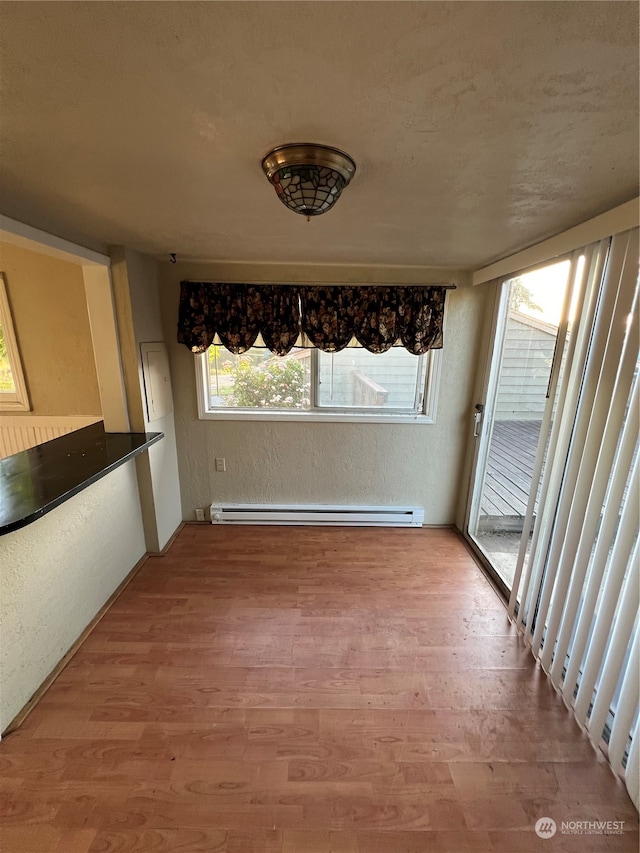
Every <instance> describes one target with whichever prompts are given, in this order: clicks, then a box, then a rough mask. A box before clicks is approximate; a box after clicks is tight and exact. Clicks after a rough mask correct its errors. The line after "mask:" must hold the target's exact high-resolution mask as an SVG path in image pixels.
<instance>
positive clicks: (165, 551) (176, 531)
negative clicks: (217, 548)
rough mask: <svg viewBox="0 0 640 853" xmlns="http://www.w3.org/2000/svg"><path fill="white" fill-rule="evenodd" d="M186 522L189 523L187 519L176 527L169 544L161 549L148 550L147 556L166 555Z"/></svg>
mask: <svg viewBox="0 0 640 853" xmlns="http://www.w3.org/2000/svg"><path fill="white" fill-rule="evenodd" d="M186 523H187V522H186V521H181V522H180V524H179V525H178V526H177V527H176V529H175V531H174V532H173V534H172V536H170V537H169V540H168V542H167V544H166V545H165V546H164V548H163V549H162V550H161V551H148V552H147V556H148V557H166V555H167V551H168V550H169V548H171V546H172V545H173V543H174V542H175V541H176V537H177V535H178V533H180V531H181V530H182V528H183V527H184V526H185V524H186ZM198 524H201V522H198Z"/></svg>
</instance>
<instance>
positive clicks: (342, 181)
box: [262, 143, 356, 217]
mask: <svg viewBox="0 0 640 853" xmlns="http://www.w3.org/2000/svg"><path fill="white" fill-rule="evenodd" d="M262 168H263V169H264V172H265V174H266V176H267V178H268V179H269V180H270V181H271V183H272V184H273V186H274V187H275V190H276V193H277V195H278V198H279V199H280V201H281V202H282V203H283V204H285V205H286V206H287V207H288V208H289V209H290V210H293V211H294V212H295V213H300V214H302V215H303V216H307V217H309V216H319V215H320V214H321V213H326V212H327V210H330V209H331V208H332V207H333V205H334V204H335V203H336V201H337V200H338V199H339V198H340V194H341V192H342V190H343V189H344V188H345V187H346V185H347V184H348V183H349V181H350V180H351V178H352V177H353V175H354V174H355V170H356V165H355V163H354V162H353V160H352V159H351V157H349V156H348V155H347V154H345V153H344V152H343V151H339V150H338V149H337V148H329V147H327V146H324V145H311V144H303V143H300V144H294V145H282V146H280V148H275V149H274V150H273V151H271V152H270V153H269V154H267V156H266V157H265V158H264V160H263V161H262Z"/></svg>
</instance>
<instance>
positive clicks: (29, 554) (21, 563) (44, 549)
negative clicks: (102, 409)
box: [0, 461, 145, 731]
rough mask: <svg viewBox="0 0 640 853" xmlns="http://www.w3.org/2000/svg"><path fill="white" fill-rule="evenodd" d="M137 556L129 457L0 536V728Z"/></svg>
mask: <svg viewBox="0 0 640 853" xmlns="http://www.w3.org/2000/svg"><path fill="white" fill-rule="evenodd" d="M144 553H145V545H144V536H143V532H142V519H141V516H140V505H139V499H138V487H137V483H136V475H135V465H134V462H133V461H131V462H128V463H126V464H125V465H122V466H121V467H120V468H117V469H116V470H115V471H113V472H111V473H110V474H108V475H107V476H106V477H103V478H102V479H101V480H99V481H98V482H97V483H94V484H93V485H92V486H89V488H87V489H85V490H84V491H82V492H80V494H78V495H76V496H75V497H73V498H71V499H70V500H68V501H67V502H66V503H64V504H62V505H61V506H59V507H57V508H56V509H54V510H53V511H52V512H50V513H49V514H48V515H45V516H43V517H42V518H41V519H39V520H38V521H35V522H34V523H33V524H30V525H28V526H27V527H24V528H23V529H22V530H17V531H16V532H15V533H9V534H7V535H6V536H3V537H0V634H1V636H2V646H1V649H0V731H1V730H4V729H5V728H6V727H7V725H8V724H9V723H10V722H11V720H12V719H13V717H14V716H15V715H16V714H17V713H18V711H19V710H20V709H21V708H22V707H23V706H24V705H25V704H26V702H27V701H28V700H29V699H30V697H31V696H32V695H33V693H34V692H35V691H36V690H37V689H38V687H39V686H40V685H41V684H42V682H43V681H44V679H45V678H46V677H47V676H48V675H49V673H50V672H51V670H52V669H53V668H54V666H55V665H56V664H57V663H58V661H59V660H60V659H61V658H62V657H63V655H64V654H65V653H66V652H67V650H68V649H69V647H70V646H71V645H72V644H73V642H74V641H75V640H76V638H77V637H78V636H79V635H80V634H81V633H82V631H83V630H84V629H85V627H86V626H87V625H88V623H89V622H90V621H91V619H92V618H93V617H94V616H95V614H96V613H97V612H98V610H99V609H100V608H101V607H102V605H103V604H104V603H105V601H106V600H107V599H108V598H109V596H110V595H111V593H112V592H113V591H114V590H115V589H116V587H117V586H118V584H120V582H121V581H122V580H123V579H124V578H125V577H126V575H127V574H128V573H129V572H130V571H131V569H132V568H133V567H134V566H135V564H136V563H137V562H138V560H139V559H140V558H141V557H142V556H143V554H144Z"/></svg>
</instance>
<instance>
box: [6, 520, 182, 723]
mask: <svg viewBox="0 0 640 853" xmlns="http://www.w3.org/2000/svg"><path fill="white" fill-rule="evenodd" d="M178 533H179V529H178V530H177V531H176V533H175V534H174V536H173V537H172V539H171V541H172V542H173V539H174V538H175V536H176V535H177V534H178ZM149 556H151V555H149V554H145V555H144V556H143V557H141V558H140V559H139V560H138V562H137V563H136V564H135V566H134V567H133V568H132V569H131V571H130V572H129V574H128V575H127V576H126V578H125V579H124V580H123V581H122V582H121V583H120V585H119V586H118V587H117V589H116V590H115V591H114V592H113V593H112V594H111V595H110V596H109V598H108V599H107V600H106V602H105V603H104V604H103V605H102V607H101V608H100V610H98V612H97V613H96V615H95V616H94V617H93V619H92V620H91V621H90V622H89V624H88V625H87V627H86V628H85V629H84V631H83V632H82V633H81V634H80V635H79V636H78V638H77V639H76V640H75V641H74V642H73V644H72V645H71V647H70V648H69V649H68V651H67V652H66V653H65V654H64V655H63V656H62V658H60V660H59V661H58V663H57V664H56V665H55V666H54V668H53V669H52V670H51V672H50V673H49V675H48V676H47V677H46V678H45V680H44V681H43V682H42V684H41V685H40V687H38V689H37V690H36V692H35V693H34V694H33V696H32V697H31V698H30V699H29V701H28V702H27V703H26V705H24V706H23V707H22V708H21V709H20V710H19V711H18V713H17V714H16V715H15V717H14V718H13V720H11V722H10V723H9V725H8V726H7V728H6V729H5V730H4V731H3V732H2V734H1V735H0V737H2V738H5V737H7V736H8V735H10V734H12V733H13V732H14V731H15V730H16V729H18V728H19V727H20V726H21V725H22V723H24V721H25V720H26V719H27V717H28V716H29V714H30V713H31V711H33V709H34V708H35V707H36V705H37V704H38V702H39V701H40V699H42V697H43V696H44V694H45V693H46V692H47V690H48V689H49V688H50V687H51V685H52V684H53V682H54V681H55V680H56V678H57V677H58V676H59V675H60V673H61V672H62V671H63V670H64V669H65V667H66V666H67V664H68V663H69V661H70V660H71V659H72V658H73V657H74V655H75V654H76V652H77V651H78V649H79V648H80V646H81V645H82V644H83V643H84V641H85V640H86V639H87V637H88V636H89V634H90V633H91V632H92V631H93V629H94V628H95V627H96V625H97V624H98V623H99V622H100V620H101V619H102V617H103V616H104V615H105V613H107V611H108V610H110V609H111V607H112V605H113V604H114V602H115V601H116V599H117V598H119V596H120V595H121V594H122V593H123V592H124V590H125V589H126V587H127V586H128V584H129V583H131V581H132V580H133V579H134V577H135V576H136V575H137V574H138V572H139V571H140V569H141V568H142V567H143V566H144V564H145V563H146V562H147V560H148V559H149Z"/></svg>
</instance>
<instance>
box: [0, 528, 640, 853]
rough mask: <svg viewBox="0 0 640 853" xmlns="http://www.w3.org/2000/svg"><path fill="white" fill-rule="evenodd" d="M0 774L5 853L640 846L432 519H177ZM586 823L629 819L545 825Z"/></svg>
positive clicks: (381, 852)
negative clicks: (612, 824)
mask: <svg viewBox="0 0 640 853" xmlns="http://www.w3.org/2000/svg"><path fill="white" fill-rule="evenodd" d="M0 772H1V773H2V785H1V788H2V812H1V814H2V818H1V820H2V823H1V826H2V829H1V830H0V849H1V850H2V853H23V851H27V853H112V851H113V853H115V851H118V853H124V851H137V853H140V851H154V853H162V851H180V853H190V852H192V853H195V851H198V853H200V852H201V853H205V851H206V853H214V852H215V853H254V852H255V853H427V851H428V853H441V851H447V853H471V851H473V853H529V851H540V853H556V851H568V853H571V852H572V851H575V853H588V851H594V853H602V851H609V850H611V851H636V850H637V849H638V822H637V818H638V816H637V812H636V811H635V809H634V808H633V806H632V804H631V802H630V800H629V798H628V796H627V793H626V790H625V788H624V785H623V784H622V783H621V782H620V781H619V780H617V779H616V778H615V777H614V776H613V774H612V773H611V771H610V769H609V767H608V765H607V763H606V762H605V760H604V759H603V758H602V757H601V756H600V755H599V754H597V753H596V752H595V751H594V750H593V748H592V747H591V745H590V744H589V742H588V740H587V738H586V736H585V735H584V734H583V733H582V732H581V731H580V729H579V727H578V726H577V724H576V723H575V722H574V720H573V718H572V716H571V715H570V713H569V712H568V711H567V710H566V709H565V708H564V706H563V704H562V702H561V701H560V699H559V698H558V697H557V695H556V694H555V692H554V691H553V689H552V688H551V687H550V686H549V684H548V682H547V680H546V678H545V677H544V675H543V674H542V673H541V672H540V670H539V669H538V668H536V666H535V665H534V662H533V660H532V658H531V656H530V655H529V653H528V651H527V650H526V649H525V648H524V647H523V646H522V644H521V643H520V641H519V639H518V637H517V635H516V633H515V631H514V630H513V629H512V628H511V627H510V625H509V623H508V621H507V618H506V615H505V610H504V608H503V606H502V604H501V603H500V601H499V600H498V598H497V596H496V594H495V593H494V592H493V590H492V589H491V588H490V586H489V584H488V583H487V581H486V580H485V578H484V577H483V575H482V574H481V573H480V571H479V570H478V568H477V567H476V565H475V564H474V562H473V561H472V559H471V557H470V556H469V555H468V553H467V551H466V549H465V547H464V546H463V544H462V543H461V542H460V540H459V539H458V538H457V536H456V535H455V534H454V533H453V532H452V531H449V530H397V529H396V530H380V529H336V528H333V529H319V528H302V527H298V528H265V527H262V528H260V527H241V528H229V527H211V526H207V525H198V526H196V525H188V526H186V527H185V528H184V529H183V531H182V532H181V533H180V535H179V536H178V538H177V540H176V541H175V543H174V544H173V546H172V547H171V549H170V551H169V553H168V555H167V556H165V557H157V558H151V559H149V560H148V561H147V563H146V564H145V565H144V566H143V568H142V570H141V571H140V572H139V573H138V575H137V576H136V577H135V578H134V580H133V581H132V582H131V583H130V585H129V586H128V587H127V588H126V590H125V591H124V593H123V594H122V595H121V597H120V598H119V599H118V600H117V601H116V603H115V604H114V606H113V607H112V608H111V610H110V611H109V612H108V613H107V614H106V616H105V617H104V619H103V620H102V621H101V622H100V624H99V625H98V626H97V628H96V629H95V630H94V631H93V633H92V634H91V635H90V636H89V638H88V639H87V640H86V642H85V643H84V644H83V646H82V647H81V649H80V651H79V652H78V653H77V654H76V656H75V657H74V658H73V660H72V661H71V663H70V664H69V665H68V666H67V668H66V669H65V670H64V672H63V673H62V674H61V675H60V677H59V678H58V679H57V681H56V682H55V683H54V684H53V686H52V687H51V688H50V690H49V691H48V692H47V693H46V694H45V696H44V698H43V699H42V700H41V701H40V703H39V704H38V705H37V706H36V708H35V709H34V711H33V712H32V713H31V715H30V716H29V717H28V718H27V719H26V721H25V722H24V723H23V725H22V726H21V728H19V729H18V730H17V731H15V732H14V733H13V734H11V735H9V737H8V738H6V740H4V741H3V742H2V743H1V744H0ZM544 816H548V817H550V818H553V819H554V820H555V821H557V823H558V831H557V832H556V835H555V836H554V837H553V838H549V839H543V838H539V837H538V836H537V835H536V834H535V832H534V825H535V823H536V820H538V819H539V818H541V817H544ZM595 820H600V821H624V832H623V833H622V834H621V835H608V836H604V835H598V836H595V835H581V836H579V835H575V834H562V832H561V822H562V821H595ZM574 829H575V827H574Z"/></svg>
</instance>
